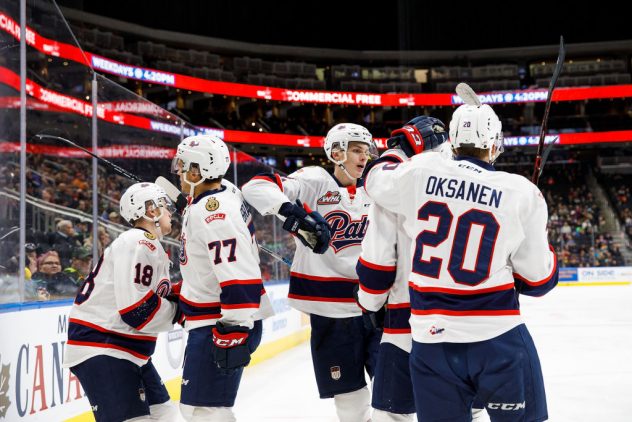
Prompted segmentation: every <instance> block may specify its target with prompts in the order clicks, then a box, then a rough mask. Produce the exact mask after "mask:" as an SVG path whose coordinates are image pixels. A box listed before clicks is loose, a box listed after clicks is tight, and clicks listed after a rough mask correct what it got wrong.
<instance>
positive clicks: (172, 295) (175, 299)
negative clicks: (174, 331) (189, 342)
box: [165, 281, 184, 327]
mask: <svg viewBox="0 0 632 422" xmlns="http://www.w3.org/2000/svg"><path fill="white" fill-rule="evenodd" d="M181 289H182V281H180V282H178V283H171V291H170V292H169V294H168V295H167V296H166V297H165V300H168V301H169V302H171V303H175V304H176V314H175V315H174V316H173V320H172V321H171V323H172V324H175V323H178V324H180V325H182V326H183V327H184V313H183V312H182V309H180V290H181Z"/></svg>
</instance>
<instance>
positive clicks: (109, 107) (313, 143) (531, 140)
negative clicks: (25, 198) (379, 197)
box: [0, 66, 632, 149]
mask: <svg viewBox="0 0 632 422" xmlns="http://www.w3.org/2000/svg"><path fill="white" fill-rule="evenodd" d="M0 83H2V84H5V85H7V86H9V87H11V88H13V89H15V90H19V86H20V81H19V76H18V75H17V74H16V73H15V72H13V71H11V70H9V69H7V68H5V67H2V66H0ZM26 86H27V92H28V94H29V96H30V97H32V99H33V100H29V102H28V104H29V106H30V105H34V106H35V107H37V109H38V110H44V111H55V112H62V113H67V112H69V113H73V114H77V115H80V116H84V117H91V116H92V104H91V103H88V102H85V101H83V100H81V99H78V98H74V97H70V96H68V95H65V94H61V93H58V92H55V91H52V90H50V89H46V88H43V87H42V86H40V85H39V84H37V83H36V82H33V81H32V80H30V79H27V81H26ZM8 98H9V99H6V100H2V101H0V108H15V107H19V101H16V100H15V97H8ZM103 105H104V106H103V107H102V106H101V104H99V107H98V110H97V115H98V117H99V119H101V120H103V121H106V122H109V123H113V124H117V125H121V126H127V127H135V128H138V129H142V130H148V131H152V132H160V133H170V134H172V135H174V136H180V135H181V134H182V135H184V136H191V135H196V134H210V135H215V136H218V137H220V138H222V139H224V140H225V141H226V142H231V143H243V144H260V145H276V146H291V147H300V148H321V147H322V146H323V140H324V137H322V136H305V135H288V134H277V133H261V132H247V131H239V130H223V129H217V128H209V127H204V126H192V125H189V126H184V127H182V126H179V125H177V124H174V123H166V122H164V121H158V120H153V119H150V118H147V117H143V116H137V115H133V114H129V113H125V112H119V111H113V110H115V109H117V107H116V106H115V105H113V104H112V103H109V102H108V103H103ZM47 107H48V108H47ZM128 107H129V105H127V104H126V105H124V106H121V107H119V108H123V109H125V108H128ZM136 110H142V111H144V112H149V110H151V111H153V110H152V108H151V107H148V108H147V109H145V108H140V107H138V108H136ZM555 137H559V140H558V142H557V143H558V144H560V145H580V144H594V143H610V142H632V130H622V131H608V132H586V133H563V134H559V135H549V136H547V143H548V142H551V141H552V140H553V138H555ZM375 142H376V144H377V147H378V148H380V149H385V148H386V138H375ZM537 142H538V137H537V136H508V137H505V146H507V147H513V146H533V145H537Z"/></svg>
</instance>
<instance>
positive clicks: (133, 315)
mask: <svg viewBox="0 0 632 422" xmlns="http://www.w3.org/2000/svg"><path fill="white" fill-rule="evenodd" d="M151 293H152V294H150V295H147V296H145V297H144V298H143V300H142V301H141V302H139V303H137V304H136V305H134V307H133V308H132V309H129V310H126V311H123V312H121V319H122V320H123V321H124V322H125V323H126V324H127V325H129V326H130V327H132V328H136V329H140V327H142V326H143V325H145V324H146V323H147V322H149V320H150V319H151V318H152V317H153V315H154V313H155V312H156V310H157V309H158V306H160V298H159V297H158V295H157V294H156V293H154V292H151Z"/></svg>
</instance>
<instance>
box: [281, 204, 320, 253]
mask: <svg viewBox="0 0 632 422" xmlns="http://www.w3.org/2000/svg"><path fill="white" fill-rule="evenodd" d="M279 215H282V216H283V217H285V222H284V223H283V229H284V230H287V231H288V232H290V233H292V234H293V235H294V236H296V237H298V238H299V240H300V241H301V243H303V245H305V246H307V247H308V248H310V249H312V250H313V251H314V253H317V254H323V253H325V252H326V251H327V249H328V248H329V241H330V240H331V232H330V230H331V229H330V227H329V224H327V221H326V220H325V219H324V218H323V216H322V215H320V213H318V212H317V211H312V210H310V209H309V207H307V205H303V204H301V201H299V200H298V199H297V200H296V204H292V203H291V202H286V203H284V204H283V205H281V208H279Z"/></svg>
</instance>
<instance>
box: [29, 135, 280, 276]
mask: <svg viewBox="0 0 632 422" xmlns="http://www.w3.org/2000/svg"><path fill="white" fill-rule="evenodd" d="M35 136H36V137H38V138H40V139H44V138H49V139H55V140H58V141H62V142H65V143H67V144H68V145H72V146H73V147H75V148H78V149H80V150H81V151H83V152H85V153H86V154H88V155H90V156H92V157H94V158H96V159H97V160H99V161H102V162H103V163H104V164H107V165H108V166H110V167H111V168H112V169H113V170H114V171H116V172H117V173H118V174H120V175H121V176H123V177H126V178H128V179H130V180H132V181H134V182H144V180H142V179H141V178H140V177H138V176H136V175H135V174H133V173H130V172H129V171H127V170H125V169H124V168H122V167H120V166H117V165H116V164H114V163H113V162H111V161H110V160H107V159H105V158H103V157H100V156H98V155H96V154H94V153H92V152H91V151H90V150H88V149H86V148H84V147H82V146H80V145H77V144H76V143H75V142H73V141H71V140H70V139H66V138H62V137H61V136H55V135H46V134H39V135H35ZM155 183H156V184H157V185H158V186H160V187H161V188H163V189H164V190H165V192H166V193H167V195H168V196H169V198H171V200H172V201H173V202H174V203H175V204H176V206H177V207H180V206H182V208H178V209H184V206H186V205H187V200H186V198H185V197H184V195H182V193H181V192H180V190H179V189H178V188H177V187H176V186H174V185H173V183H171V182H170V181H169V180H167V179H166V178H164V177H162V176H159V177H158V178H157V179H156V182H155ZM259 248H260V249H261V250H262V251H264V252H266V253H267V254H268V255H270V256H271V257H273V258H275V259H277V260H279V261H281V262H283V263H284V264H286V265H289V266H292V261H290V260H289V259H287V258H285V257H282V256H281V255H279V254H277V253H276V252H274V251H272V250H270V249H268V248H266V247H265V246H261V245H259Z"/></svg>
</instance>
